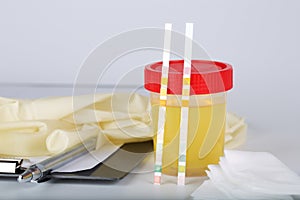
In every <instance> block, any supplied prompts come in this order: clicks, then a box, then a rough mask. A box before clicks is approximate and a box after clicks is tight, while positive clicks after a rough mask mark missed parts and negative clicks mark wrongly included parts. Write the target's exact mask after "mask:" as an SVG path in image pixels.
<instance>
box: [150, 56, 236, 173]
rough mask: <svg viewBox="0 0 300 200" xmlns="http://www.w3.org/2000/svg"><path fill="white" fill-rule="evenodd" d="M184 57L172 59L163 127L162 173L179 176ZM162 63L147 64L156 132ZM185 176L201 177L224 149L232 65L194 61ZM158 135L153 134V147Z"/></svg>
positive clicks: (215, 162) (155, 129)
mask: <svg viewBox="0 0 300 200" xmlns="http://www.w3.org/2000/svg"><path fill="white" fill-rule="evenodd" d="M183 62H184V61H183V60H173V61H170V66H169V74H168V90H167V103H166V116H165V117H166V121H165V127H164V130H165V132H164V147H163V163H162V173H164V174H168V175H174V176H176V175H177V169H178V151H179V132H180V117H181V116H180V112H181V91H182V74H183V72H182V70H183ZM161 68H162V62H157V63H153V64H150V65H147V66H146V67H145V74H144V75H145V77H144V80H145V85H144V86H145V88H146V89H147V90H148V91H150V100H151V106H152V107H151V112H152V122H153V124H152V125H153V131H154V133H157V124H158V110H159V102H160V93H159V92H160V81H161ZM190 85H191V87H190V102H189V116H188V119H189V124H188V147H187V157H186V159H187V160H186V176H202V175H205V170H206V169H207V165H209V164H217V163H218V162H219V158H220V156H222V155H223V152H224V132H225V118H226V91H228V90H230V89H231V88H232V67H231V65H229V64H226V63H221V62H215V61H205V60H193V61H192V70H191V80H190ZM155 146H156V137H154V148H155Z"/></svg>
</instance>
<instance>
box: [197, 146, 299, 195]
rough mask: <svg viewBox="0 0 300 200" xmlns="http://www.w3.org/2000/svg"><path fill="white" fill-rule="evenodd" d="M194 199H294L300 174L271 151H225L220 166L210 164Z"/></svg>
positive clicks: (297, 192)
mask: <svg viewBox="0 0 300 200" xmlns="http://www.w3.org/2000/svg"><path fill="white" fill-rule="evenodd" d="M208 168H209V171H207V175H208V177H209V180H206V181H205V182H204V183H203V184H202V185H201V186H200V187H199V188H198V189H197V190H196V191H195V192H193V193H192V195H191V196H192V197H193V198H194V199H206V200H210V199H211V200H215V199H222V200H223V199H224V200H226V199H247V200H248V199H260V200H262V199H293V198H292V196H291V195H300V176H299V175H297V174H296V173H294V172H293V171H291V170H290V169H289V168H288V167H287V166H286V165H284V164H283V163H282V162H281V161H280V160H278V159H277V158H276V157H275V156H273V155H272V154H270V153H267V152H247V151H236V150H225V156H224V157H222V158H221V159H220V163H219V165H209V166H208Z"/></svg>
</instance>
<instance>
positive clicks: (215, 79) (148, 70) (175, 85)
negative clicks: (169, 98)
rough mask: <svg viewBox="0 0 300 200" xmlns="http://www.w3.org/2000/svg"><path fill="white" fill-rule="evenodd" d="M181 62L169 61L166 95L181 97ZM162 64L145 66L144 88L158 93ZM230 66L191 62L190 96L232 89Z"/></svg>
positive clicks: (201, 61)
mask: <svg viewBox="0 0 300 200" xmlns="http://www.w3.org/2000/svg"><path fill="white" fill-rule="evenodd" d="M183 63H184V61H183V60H171V61H170V65H169V75H168V90H167V93H168V94H177V95H181V92H182V76H183ZM161 68H162V62H156V63H153V64H150V65H147V66H146V67H145V70H144V81H145V85H144V87H145V88H146V89H147V90H149V91H151V92H156V93H159V92H160V81H161ZM232 82H233V81H232V66H231V65H230V64H227V63H222V62H217V61H208V60H192V68H191V80H190V84H191V89H190V95H195V94H212V93H218V92H225V91H227V90H230V89H231V88H232V85H233V83H232Z"/></svg>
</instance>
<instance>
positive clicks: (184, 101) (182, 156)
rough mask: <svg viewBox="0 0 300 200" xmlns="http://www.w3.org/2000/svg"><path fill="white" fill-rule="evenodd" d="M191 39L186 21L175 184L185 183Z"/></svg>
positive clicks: (191, 26)
mask: <svg viewBox="0 0 300 200" xmlns="http://www.w3.org/2000/svg"><path fill="white" fill-rule="evenodd" d="M192 41H193V23H186V27H185V47H184V64H183V77H182V95H181V117H180V136H179V158H178V176H177V185H185V173H186V149H187V135H188V121H189V120H188V117H189V101H190V82H191V81H190V80H191V67H192V66H191V65H192V64H191V58H192Z"/></svg>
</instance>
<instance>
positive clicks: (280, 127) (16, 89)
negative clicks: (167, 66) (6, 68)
mask: <svg viewBox="0 0 300 200" xmlns="http://www.w3.org/2000/svg"><path fill="white" fill-rule="evenodd" d="M106 91H107V90H100V91H99V92H106ZM0 94H1V96H5V97H11V98H37V97H44V96H58V95H71V94H72V89H70V88H67V87H66V88H54V87H47V86H43V87H33V86H20V85H19V86H11V85H10V86H9V85H4V86H0ZM235 112H236V113H238V114H239V112H238V110H235ZM251 113H255V112H249V114H248V116H247V118H249V128H248V138H247V142H246V143H245V144H244V145H243V146H241V147H240V148H239V149H244V150H251V151H269V152H271V153H273V154H274V155H275V156H277V157H278V158H279V159H280V160H282V161H283V162H284V163H285V164H286V165H287V166H289V167H290V168H291V169H292V170H294V171H295V172H296V173H298V174H300V156H299V153H300V147H299V141H300V134H299V128H298V127H296V126H285V123H283V124H278V123H275V122H274V121H273V120H272V117H273V115H274V113H269V114H268V116H269V118H266V119H265V121H263V123H262V121H261V118H259V117H257V118H258V119H259V120H255V119H256V118H255V117H254V116H253V114H252V115H251ZM295 115H296V113H295ZM289 117H292V116H289ZM295 117H297V116H295ZM258 164H259V163H258ZM203 180H205V177H202V178H188V179H187V185H186V186H180V187H179V186H177V185H176V178H175V177H169V176H163V184H162V185H161V186H155V185H153V184H152V181H153V174H152V173H151V172H148V173H142V174H141V173H140V174H129V175H128V176H127V177H125V178H124V179H123V180H121V181H119V182H117V183H113V184H107V183H103V184H99V183H98V184H92V183H88V184H87V183H69V182H68V183H57V182H53V181H50V182H46V183H42V184H18V183H17V182H16V181H15V180H11V179H2V180H0V199H189V198H190V197H189V195H190V194H191V193H192V192H193V191H194V190H195V189H196V188H197V187H198V186H199V185H200V184H201V183H202V182H203Z"/></svg>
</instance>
